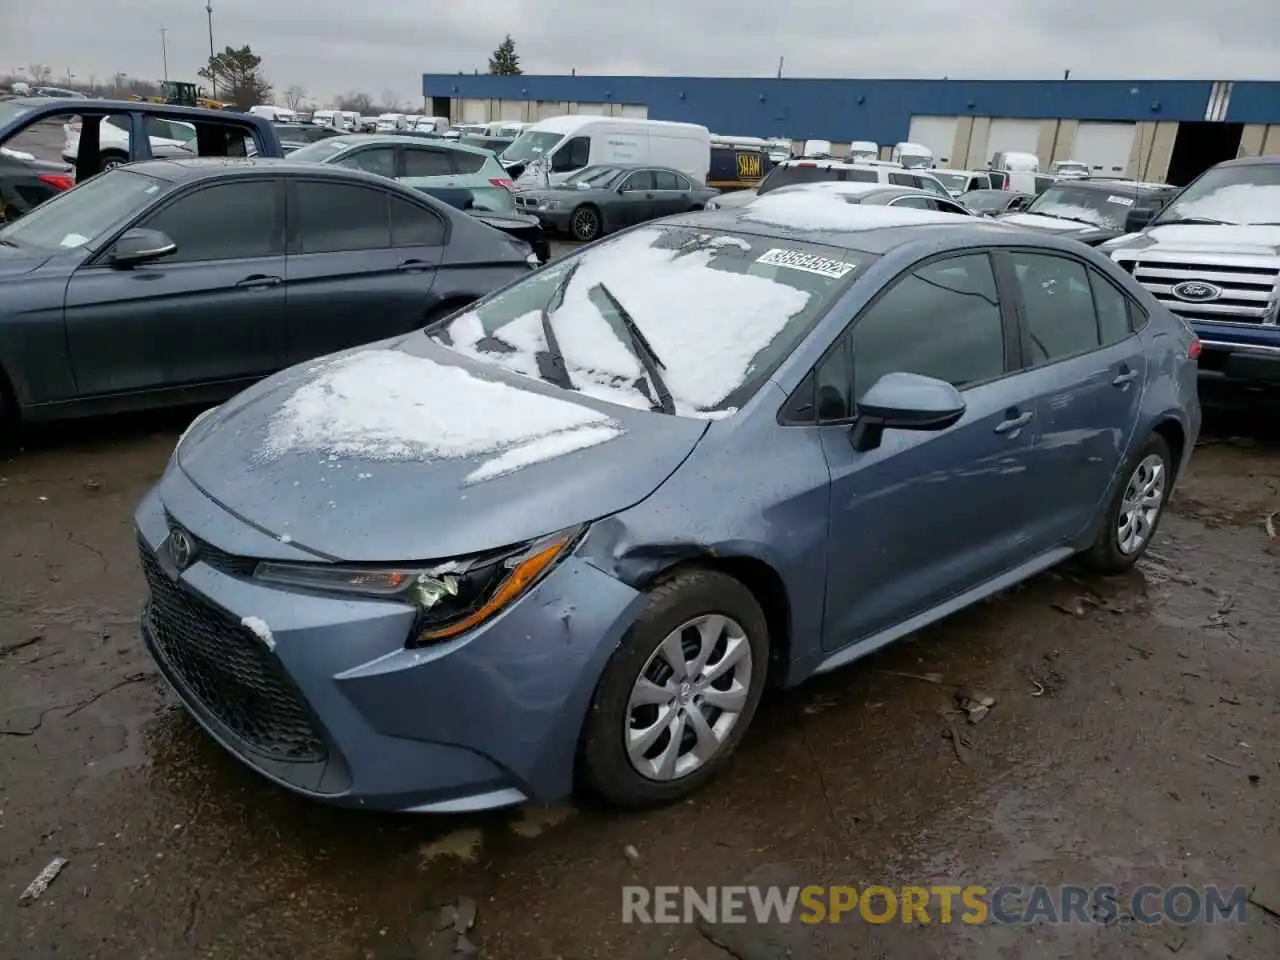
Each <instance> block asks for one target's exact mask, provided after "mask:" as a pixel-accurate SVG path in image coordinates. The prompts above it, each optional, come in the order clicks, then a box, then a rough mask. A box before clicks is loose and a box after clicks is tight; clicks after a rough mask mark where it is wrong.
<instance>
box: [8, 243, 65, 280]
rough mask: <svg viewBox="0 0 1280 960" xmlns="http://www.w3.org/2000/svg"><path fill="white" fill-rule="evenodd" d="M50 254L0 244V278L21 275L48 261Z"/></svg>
mask: <svg viewBox="0 0 1280 960" xmlns="http://www.w3.org/2000/svg"><path fill="white" fill-rule="evenodd" d="M51 256H52V254H49V253H35V252H33V251H31V250H24V249H21V248H18V247H7V246H4V245H3V244H0V279H11V278H13V277H21V276H23V275H25V274H28V273H30V272H31V271H32V270H34V269H36V267H39V266H42V265H43V264H45V263H47V262H48V261H49V258H50V257H51Z"/></svg>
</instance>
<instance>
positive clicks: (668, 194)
mask: <svg viewBox="0 0 1280 960" xmlns="http://www.w3.org/2000/svg"><path fill="white" fill-rule="evenodd" d="M719 192H720V191H718V190H713V189H712V188H710V187H706V186H703V185H702V184H700V183H696V182H694V181H693V180H690V179H689V178H688V177H687V176H685V175H684V174H683V173H681V172H680V171H679V170H672V169H670V168H669V167H650V166H642V165H639V164H627V163H611V164H603V165H599V166H594V167H586V168H585V169H583V170H579V171H578V172H577V173H575V174H574V175H573V176H572V177H570V178H569V179H567V180H565V181H564V182H563V183H560V184H557V185H555V186H547V187H537V188H533V189H530V190H521V191H520V192H519V193H517V194H516V209H517V210H519V211H521V212H522V213H532V214H534V215H535V216H536V217H537V218H538V219H539V220H541V221H542V225H543V226H544V227H546V228H547V229H549V230H558V231H560V232H562V233H568V234H571V235H572V236H573V238H574V239H575V240H582V241H589V240H594V239H596V238H597V237H599V236H601V235H603V234H605V233H609V232H611V231H614V230H621V229H623V228H624V227H633V226H635V225H636V224H637V223H644V222H646V221H648V220H656V219H657V218H658V217H668V216H671V215H672V214H676V213H688V212H689V211H690V210H701V209H703V208H704V207H705V206H706V205H707V201H708V200H710V199H711V198H712V197H714V196H716V195H717V194H719Z"/></svg>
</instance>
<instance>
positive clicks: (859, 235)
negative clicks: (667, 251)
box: [663, 193, 1075, 256]
mask: <svg viewBox="0 0 1280 960" xmlns="http://www.w3.org/2000/svg"><path fill="white" fill-rule="evenodd" d="M800 195H802V194H800V193H795V194H791V196H800ZM767 199H768V195H766V196H765V197H762V198H760V200H757V201H755V203H753V204H751V205H748V206H746V207H736V208H727V209H726V208H721V209H718V210H712V211H704V212H696V213H687V214H681V215H678V216H675V217H669V218H667V219H666V220H664V221H663V222H664V223H672V224H677V225H684V226H690V227H696V228H698V229H712V230H716V229H719V230H728V231H738V232H741V233H744V234H753V235H756V236H762V237H769V238H773V239H776V240H789V241H791V242H793V243H819V244H826V245H828V246H833V247H840V248H843V249H846V250H854V251H858V252H861V253H868V254H872V255H873V256H879V255H882V254H885V253H888V252H890V251H891V250H894V249H896V248H898V247H903V246H907V245H909V244H912V243H916V242H920V241H929V240H939V239H941V240H944V241H947V242H953V243H956V244H958V245H964V244H968V243H973V244H981V243H1018V244H1022V245H1026V244H1028V243H1035V244H1040V245H1044V246H1055V247H1057V248H1059V249H1068V250H1074V249H1075V247H1074V246H1071V245H1070V243H1068V242H1064V243H1062V244H1061V245H1058V244H1055V243H1054V242H1053V241H1054V240H1055V238H1054V237H1052V236H1051V235H1044V236H1041V235H1038V234H1033V233H1031V232H1030V231H1027V230H1024V229H1022V228H1020V227H1015V226H1012V225H1006V224H1002V223H1000V222H999V221H996V220H991V219H988V218H985V217H961V216H958V215H956V214H954V213H935V212H931V211H927V210H903V209H901V208H897V207H881V206H878V205H877V206H866V205H863V204H840V205H839V207H838V209H840V210H841V211H844V213H843V214H841V220H842V221H844V223H843V224H842V227H841V228H840V229H827V228H819V229H813V228H811V227H808V226H806V225H805V223H804V222H803V220H802V219H797V220H796V221H794V222H793V223H790V224H783V223H778V222H763V221H762V220H761V218H760V217H759V214H758V212H757V211H756V210H755V209H754V207H755V204H759V203H761V202H763V201H764V200H767ZM779 219H782V218H779Z"/></svg>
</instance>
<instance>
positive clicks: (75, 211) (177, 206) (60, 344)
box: [0, 158, 536, 425]
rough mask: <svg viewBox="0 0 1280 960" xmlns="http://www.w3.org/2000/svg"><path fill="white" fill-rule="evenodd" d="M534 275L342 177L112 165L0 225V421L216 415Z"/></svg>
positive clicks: (257, 167) (281, 164)
mask: <svg viewBox="0 0 1280 960" xmlns="http://www.w3.org/2000/svg"><path fill="white" fill-rule="evenodd" d="M535 265H536V260H535V259H534V258H533V257H532V253H531V251H530V249H529V247H528V245H527V244H524V243H521V242H520V241H518V240H515V239H513V238H511V237H509V236H507V235H505V234H503V233H500V232H498V231H497V230H493V229H491V228H490V227H487V226H485V225H483V224H482V223H480V222H478V221H477V220H475V219H473V218H471V217H468V216H467V215H466V214H464V213H462V212H461V211H458V210H454V209H453V208H451V207H449V206H447V205H445V204H442V203H440V202H438V201H436V200H434V199H432V198H430V197H427V196H425V195H423V194H422V193H420V192H418V191H416V190H411V189H409V188H408V187H403V186H400V185H399V184H397V183H395V182H394V181H391V180H387V179H385V178H383V177H378V176H374V175H372V174H367V173H363V172H360V171H356V170H346V169H343V168H340V167H326V166H320V165H317V164H312V163H292V162H290V161H288V160H267V159H261V160H251V161H245V160H241V161H234V160H221V159H215V158H208V159H203V160H201V159H191V160H151V161H146V162H140V163H133V164H129V165H128V166H125V167H119V168H117V169H115V170H112V171H110V172H108V173H104V174H101V175H99V176H97V177H93V178H92V179H90V180H88V181H86V182H84V183H82V184H80V185H79V186H77V187H75V188H74V189H72V190H68V191H66V192H65V193H63V194H60V195H59V196H57V197H55V198H54V199H52V200H49V201H48V202H46V203H43V204H41V205H40V206H39V207H37V208H36V209H35V210H33V211H31V212H30V213H28V214H27V215H26V216H24V217H23V218H22V219H20V220H18V221H16V222H14V223H12V224H10V225H8V226H6V227H4V228H3V229H0V425H3V424H5V423H6V422H8V423H9V425H12V422H13V421H14V420H15V419H19V418H21V419H22V420H28V421H35V420H48V419H53V418H58V417H66V416H77V415H85V414H94V413H106V412H112V411H118V410H126V409H137V408H141V407H155V406H164V405H176V404H184V403H201V402H216V401H219V400H221V399H225V398H226V397H228V396H230V395H232V394H234V393H236V392H238V391H239V390H241V389H242V388H243V387H245V386H247V385H249V384H250V383H252V382H254V381H255V380H257V379H259V378H261V377H263V376H266V375H267V374H269V373H273V372H274V371H276V370H279V369H281V368H283V367H287V366H290V365H292V364H295V363H298V362H300V361H304V360H308V359H311V358H313V357H317V356H320V355H322V354H326V353H331V352H333V351H336V350H343V349H346V348H348V347H352V346H356V345H358V344H361V343H365V342H368V341H373V340H380V339H383V338H385V337H389V336H394V335H396V334H401V333H407V332H409V331H411V330H414V329H416V328H418V327H421V326H423V325H424V324H426V323H429V322H433V321H434V320H436V319H438V318H440V317H442V316H444V315H447V314H449V313H452V312H454V311H456V310H457V309H459V308H460V307H462V306H464V305H466V304H468V303H470V302H472V301H474V300H476V299H478V298H479V297H481V296H484V295H485V294H487V293H489V292H491V291H493V290H495V289H497V288H498V287H501V286H504V285H505V284H507V283H509V282H510V281H512V280H514V279H516V278H518V277H521V276H524V275H526V274H528V273H529V272H530V271H531V269H532V268H533V266H535Z"/></svg>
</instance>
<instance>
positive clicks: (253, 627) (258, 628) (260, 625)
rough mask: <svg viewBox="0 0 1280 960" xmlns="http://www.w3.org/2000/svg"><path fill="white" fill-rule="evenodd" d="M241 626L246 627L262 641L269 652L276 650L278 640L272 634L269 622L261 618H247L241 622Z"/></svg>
mask: <svg viewBox="0 0 1280 960" xmlns="http://www.w3.org/2000/svg"><path fill="white" fill-rule="evenodd" d="M240 626H242V627H244V628H245V629H246V630H248V631H249V632H250V633H252V634H253V635H254V636H255V637H257V638H258V639H259V640H261V641H262V645H263V646H264V647H266V648H267V649H268V650H275V648H276V638H275V636H274V635H273V634H272V633H271V628H270V627H268V626H267V622H266V621H265V620H262V619H261V618H259V617H245V618H244V619H243V620H241V621H240Z"/></svg>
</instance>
